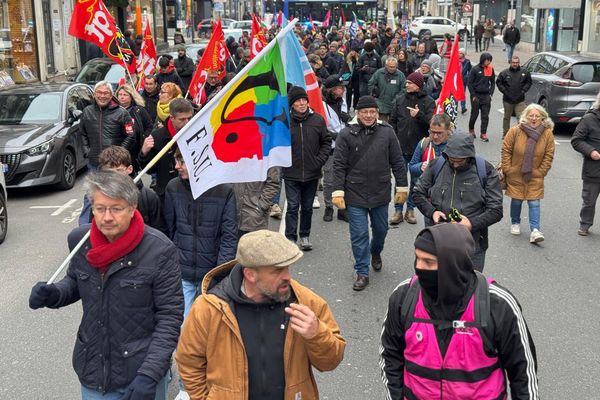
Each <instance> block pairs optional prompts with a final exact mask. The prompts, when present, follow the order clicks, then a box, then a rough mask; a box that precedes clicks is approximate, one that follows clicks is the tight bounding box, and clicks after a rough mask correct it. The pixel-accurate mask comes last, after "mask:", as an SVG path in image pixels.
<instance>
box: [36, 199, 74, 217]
mask: <svg viewBox="0 0 600 400" xmlns="http://www.w3.org/2000/svg"><path fill="white" fill-rule="evenodd" d="M76 201H77V200H76V199H71V200H69V201H67V202H66V203H65V204H63V205H62V206H31V207H29V208H32V209H38V210H45V209H52V208H56V211H54V212H53V213H52V214H50V215H51V216H53V217H56V216H57V215H60V213H62V212H63V211H65V210H66V209H67V208H69V207H71V205H73V203H75V202H76Z"/></svg>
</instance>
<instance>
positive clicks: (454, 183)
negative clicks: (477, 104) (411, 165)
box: [413, 133, 503, 249]
mask: <svg viewBox="0 0 600 400" xmlns="http://www.w3.org/2000/svg"><path fill="white" fill-rule="evenodd" d="M448 154H452V157H457V158H468V161H467V166H466V168H465V169H464V170H462V169H461V170H460V171H459V170H455V169H454V168H453V167H452V165H451V164H450V163H449V162H448V161H446V162H445V163H444V165H443V166H442V168H441V169H440V170H439V173H438V174H437V176H435V175H434V173H433V168H432V167H431V165H434V163H431V165H430V166H429V167H428V168H427V169H426V170H425V172H423V174H422V175H421V177H420V178H419V181H418V182H417V184H416V186H415V188H414V191H413V199H414V202H415V205H416V206H417V207H418V208H419V211H421V213H422V214H423V215H424V216H425V217H426V218H429V219H431V218H432V216H433V213H434V212H435V211H441V212H443V213H444V214H446V215H448V214H449V213H450V210H451V209H452V208H456V209H457V210H458V212H460V214H461V215H465V216H466V217H467V218H469V221H471V225H472V229H471V234H472V235H473V240H475V243H478V244H479V246H480V248H481V249H487V248H488V227H489V226H490V225H493V224H495V223H496V222H498V221H500V220H501V219H502V215H503V209H502V189H501V188H500V181H499V179H498V174H497V173H496V169H495V168H494V166H493V165H492V164H490V163H489V162H487V161H486V162H485V173H486V176H487V178H486V179H485V187H482V186H481V180H480V179H479V175H478V173H477V165H476V162H475V145H474V144H473V138H472V137H471V135H465V134H456V133H455V134H454V135H452V136H450V139H448V145H447V146H446V149H445V150H444V152H443V153H442V155H443V157H444V159H446V160H447V158H448ZM442 160H443V159H442V158H439V159H436V161H435V162H436V163H437V162H442Z"/></svg>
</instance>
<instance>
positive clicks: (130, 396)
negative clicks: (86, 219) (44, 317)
mask: <svg viewBox="0 0 600 400" xmlns="http://www.w3.org/2000/svg"><path fill="white" fill-rule="evenodd" d="M86 185H87V197H88V198H90V200H91V204H92V210H93V214H94V219H93V221H92V224H91V225H84V226H80V227H78V228H76V229H75V230H74V231H72V232H71V233H70V234H69V238H68V243H69V248H70V249H71V250H72V249H73V248H75V246H76V245H77V244H78V243H79V242H80V241H81V239H82V238H83V237H84V235H85V234H86V233H87V232H88V230H89V231H90V237H89V239H87V240H86V241H85V243H84V244H83V246H82V247H81V248H80V249H79V250H78V251H77V252H76V253H75V255H74V256H73V258H72V260H71V264H70V265H69V269H68V271H67V274H66V276H65V277H64V278H63V279H62V280H61V281H59V282H57V283H52V284H47V283H46V282H38V283H37V284H36V285H35V286H34V287H33V289H32V290H31V296H30V297H29V307H31V308H32V309H38V308H41V307H48V308H60V307H65V306H68V305H70V304H73V303H76V302H77V301H79V300H81V302H82V308H83V317H82V319H81V324H80V325H79V329H78V333H77V340H76V342H75V349H74V352H73V367H74V369H75V373H76V374H77V376H78V378H79V381H80V383H81V397H82V399H83V400H90V399H98V398H102V399H120V400H134V399H135V400H142V399H143V400H148V399H150V400H152V399H156V400H159V399H160V400H165V399H166V398H167V392H168V390H167V389H168V382H169V380H170V377H169V373H170V372H169V369H170V365H171V354H172V353H173V350H174V349H175V346H176V345H177V340H178V338H179V330H180V327H181V323H182V321H183V294H182V289H181V274H180V272H179V265H178V259H177V249H176V248H175V246H174V245H173V243H171V241H170V240H169V239H167V237H166V236H164V235H163V234H162V233H161V232H159V231H158V230H156V229H154V228H151V227H149V226H145V225H144V221H143V219H142V216H141V215H140V213H139V212H138V211H137V209H136V207H137V203H138V193H139V191H138V189H137V187H136V185H135V183H133V180H132V179H131V178H129V177H128V176H125V175H124V174H120V173H118V172H114V171H100V172H96V173H93V174H90V176H88V178H87V182H86Z"/></svg>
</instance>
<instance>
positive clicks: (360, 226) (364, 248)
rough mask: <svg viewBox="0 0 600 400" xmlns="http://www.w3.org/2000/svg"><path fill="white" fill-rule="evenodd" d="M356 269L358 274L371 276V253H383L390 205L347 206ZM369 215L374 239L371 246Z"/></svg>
mask: <svg viewBox="0 0 600 400" xmlns="http://www.w3.org/2000/svg"><path fill="white" fill-rule="evenodd" d="M347 210H348V212H347V215H348V222H349V224H350V241H351V242H352V254H353V255H354V269H355V270H356V273H357V274H358V275H362V276H369V264H370V263H371V254H381V252H382V251H383V245H384V243H385V237H386V235H387V231H388V205H387V204H386V205H384V206H380V207H376V208H363V207H355V206H350V205H349V206H347ZM369 217H371V230H372V231H373V239H372V240H371V243H370V246H369Z"/></svg>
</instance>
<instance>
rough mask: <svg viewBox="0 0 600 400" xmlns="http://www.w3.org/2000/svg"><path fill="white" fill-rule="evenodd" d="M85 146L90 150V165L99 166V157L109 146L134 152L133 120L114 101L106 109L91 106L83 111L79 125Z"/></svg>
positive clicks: (95, 104)
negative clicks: (120, 147)
mask: <svg viewBox="0 0 600 400" xmlns="http://www.w3.org/2000/svg"><path fill="white" fill-rule="evenodd" d="M79 129H80V130H81V135H82V138H83V143H84V145H85V146H86V147H87V148H88V149H89V153H88V159H89V163H90V164H91V165H93V166H95V167H97V166H98V161H99V160H98V157H99V156H100V153H101V152H102V150H104V149H105V148H107V147H109V146H113V145H115V146H122V147H124V148H126V149H127V150H129V151H132V150H133V148H134V146H135V134H134V129H133V120H132V119H131V116H130V115H129V113H128V112H127V110H126V109H124V108H123V107H121V106H120V105H119V103H118V102H117V101H116V100H115V99H113V100H111V102H110V103H109V104H108V106H106V107H105V108H100V107H98V104H97V103H95V102H94V104H90V105H89V106H87V107H86V108H84V109H83V115H82V116H81V122H80V124H79Z"/></svg>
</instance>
